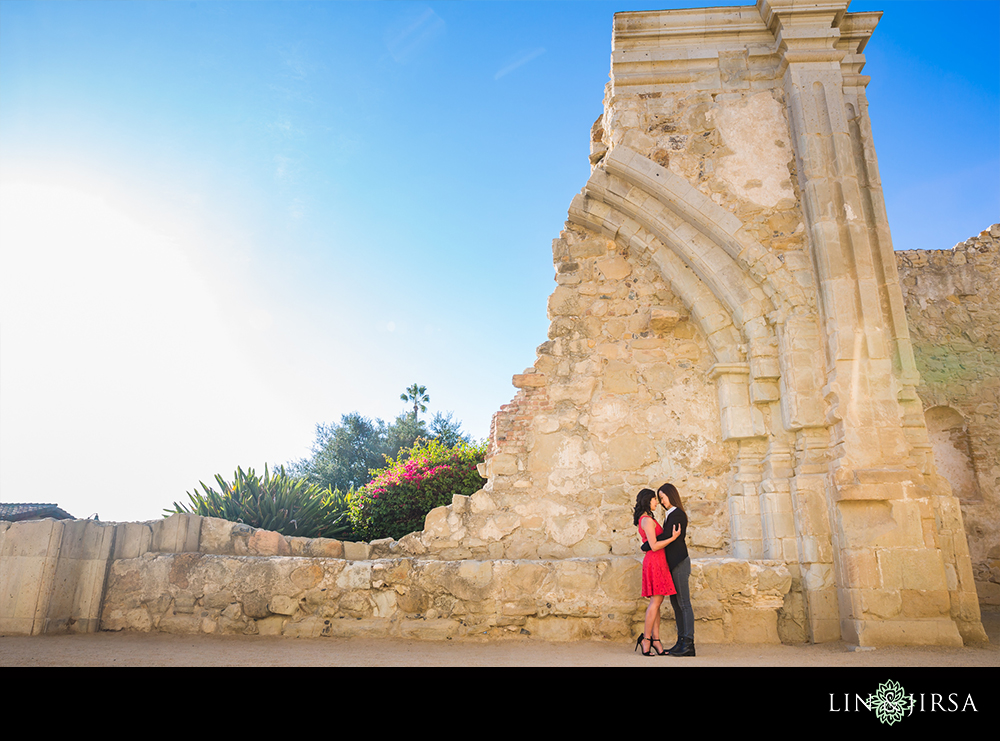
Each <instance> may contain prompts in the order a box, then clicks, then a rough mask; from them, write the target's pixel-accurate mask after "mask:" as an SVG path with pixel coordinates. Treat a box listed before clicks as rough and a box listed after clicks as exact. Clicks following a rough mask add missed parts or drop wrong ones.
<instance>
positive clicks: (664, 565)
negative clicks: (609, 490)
mask: <svg viewBox="0 0 1000 741" xmlns="http://www.w3.org/2000/svg"><path fill="white" fill-rule="evenodd" d="M660 506H662V507H663V508H664V509H665V510H666V514H665V515H664V520H663V527H660V524H659V523H658V522H657V521H656V518H655V517H654V516H653V513H654V512H655V511H656V509H657V507H660ZM633 521H634V524H635V525H637V526H638V527H639V535H640V537H641V538H642V550H644V551H646V556H645V558H643V561H642V596H643V597H649V607H647V608H646V623H645V626H644V631H643V633H642V635H640V636H639V640H637V641H636V642H635V647H636V649H641V650H642V655H643V656H694V655H695V652H694V612H693V611H692V610H691V591H690V589H689V587H688V581H689V580H690V577H691V559H690V558H689V557H688V552H687V545H686V544H685V542H684V537H685V535H687V524H688V518H687V514H686V513H685V512H684V507H682V506H681V497H680V494H678V493H677V487H675V486H674V485H673V484H664V485H663V486H661V487H660V488H659V490H658V491H655V492H654V491H653V490H652V489H643V490H642V491H640V492H639V495H638V496H637V497H636V499H635V513H634V515H633ZM667 596H669V597H670V604H671V605H672V606H673V608H674V617H675V619H676V620H677V643H676V644H674V646H673V647H672V648H670V649H669V650H667V649H664V648H663V644H662V643H660V605H662V604H663V598H664V597H667Z"/></svg>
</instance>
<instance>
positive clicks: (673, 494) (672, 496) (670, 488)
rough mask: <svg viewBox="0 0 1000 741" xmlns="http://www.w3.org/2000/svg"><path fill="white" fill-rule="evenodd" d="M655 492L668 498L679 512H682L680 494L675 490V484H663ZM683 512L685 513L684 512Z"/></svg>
mask: <svg viewBox="0 0 1000 741" xmlns="http://www.w3.org/2000/svg"><path fill="white" fill-rule="evenodd" d="M656 493H657V494H662V495H663V496H665V497H666V498H667V499H669V500H670V503H671V504H672V505H673V506H675V507H676V508H677V509H679V510H680V511H681V512H684V506H683V505H682V504H681V495H680V493H679V492H678V491H677V487H676V486H674V485H673V484H664V485H663V486H661V487H660V488H659V490H658V491H657V492H656ZM684 514H687V513H686V512H685V513H684Z"/></svg>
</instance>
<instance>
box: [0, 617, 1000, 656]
mask: <svg viewBox="0 0 1000 741" xmlns="http://www.w3.org/2000/svg"><path fill="white" fill-rule="evenodd" d="M983 624H984V626H985V628H986V632H987V634H988V635H989V638H990V643H989V644H988V645H983V646H975V647H965V648H896V647H888V648H878V649H870V650H857V649H856V648H854V647H852V646H849V645H847V644H845V643H840V642H838V643H826V644H820V645H801V646H757V645H699V646H698V655H697V656H696V657H694V658H684V659H680V658H671V657H666V656H664V657H645V656H642V655H640V654H638V653H635V652H633V650H632V648H633V647H632V646H631V645H627V644H622V643H613V642H601V641H586V642H578V643H548V642H544V641H533V640H530V639H513V640H509V641H500V642H492V643H479V642H472V641H417V640H390V639H357V638H352V639H346V638H315V639H306V638H275V637H260V636H207V635H206V636H174V635H161V634H151V633H96V634H90V635H46V636H34V637H23V636H6V637H0V667H15V666H89V667H97V666H101V667H106V666H129V667H151V666H162V667H205V666H243V667H269V666H287V667H293V666H294V667H310V666H316V667H324V666H325V667H333V666H343V667H384V666H397V667H550V666H555V667H630V666H636V667H639V666H642V667H653V666H664V665H667V664H669V665H671V666H686V667H857V668H861V667H998V666H1000V612H990V613H984V614H983Z"/></svg>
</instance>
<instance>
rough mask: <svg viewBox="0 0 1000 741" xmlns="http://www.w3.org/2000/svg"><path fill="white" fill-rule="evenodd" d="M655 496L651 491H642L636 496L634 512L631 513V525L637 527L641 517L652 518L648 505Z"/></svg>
mask: <svg viewBox="0 0 1000 741" xmlns="http://www.w3.org/2000/svg"><path fill="white" fill-rule="evenodd" d="M655 496H656V492H655V491H653V490H652V489H643V490H642V491H640V492H639V493H638V494H637V495H636V498H635V512H633V513H632V524H633V525H638V524H639V520H640V519H641V518H642V516H643V515H650V516H652V514H653V513H652V512H651V511H650V509H649V503H650V502H652V501H653V497H655Z"/></svg>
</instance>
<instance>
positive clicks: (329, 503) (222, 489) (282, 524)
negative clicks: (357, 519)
mask: <svg viewBox="0 0 1000 741" xmlns="http://www.w3.org/2000/svg"><path fill="white" fill-rule="evenodd" d="M215 481H216V483H217V484H218V486H219V490H218V491H216V490H215V489H213V488H212V487H210V486H206V485H205V484H204V483H203V482H201V481H199V482H198V483H199V484H200V485H201V489H202V490H201V491H198V490H197V489H195V490H194V491H193V492H187V495H188V499H190V506H188V505H186V504H182V503H179V502H174V508H173V509H167V510H165V512H166V514H174V513H176V512H187V513H189V514H196V515H202V516H204V517H219V518H222V519H224V520H229V521H231V522H242V523H244V524H245V525H250V526H251V527H257V528H262V529H264V530H273V531H275V532H279V533H281V534H282V535H288V536H301V537H306V538H321V537H327V538H330V537H334V538H336V537H339V538H344V537H347V536H348V535H349V534H350V521H349V520H348V518H347V503H348V502H349V497H350V492H347V493H344V494H342V493H341V492H339V491H337V490H331V489H324V488H320V487H319V486H316V485H315V484H310V483H309V482H307V481H305V480H304V479H300V478H296V477H293V476H290V475H288V474H286V473H285V469H284V467H281V468H279V470H278V472H276V473H275V474H273V475H272V474H271V473H270V471H268V468H267V466H266V465H265V466H264V476H263V477H260V476H258V475H257V474H256V473H254V470H253V469H252V468H250V469H247V471H246V472H244V471H243V469H242V468H237V469H236V473H235V474H234V476H233V482H232V483H231V484H230V483H229V482H227V481H226V480H225V479H223V478H222V476H221V475H219V474H216V476H215Z"/></svg>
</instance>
